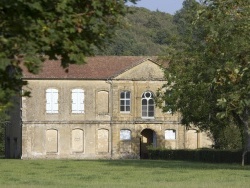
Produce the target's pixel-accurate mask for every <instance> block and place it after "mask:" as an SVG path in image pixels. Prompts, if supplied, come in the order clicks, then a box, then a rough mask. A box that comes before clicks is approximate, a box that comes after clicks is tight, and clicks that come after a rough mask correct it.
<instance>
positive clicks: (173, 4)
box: [128, 0, 184, 15]
mask: <svg viewBox="0 0 250 188" xmlns="http://www.w3.org/2000/svg"><path fill="white" fill-rule="evenodd" d="M183 1H184V0H140V1H138V2H137V3H136V5H134V6H136V7H144V8H147V9H149V10H151V11H156V10H157V9H158V10H159V11H161V12H166V13H169V14H172V15H173V14H174V13H175V12H176V11H177V10H179V9H181V7H182V2H183ZM128 5H129V6H130V5H133V4H132V3H128Z"/></svg>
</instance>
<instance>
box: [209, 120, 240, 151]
mask: <svg viewBox="0 0 250 188" xmlns="http://www.w3.org/2000/svg"><path fill="white" fill-rule="evenodd" d="M211 132H213V140H214V148H215V149H225V150H232V149H238V150H241V149H242V146H243V143H242V138H243V137H242V131H241V130H240V129H239V127H238V126H236V125H235V124H229V125H228V126H225V127H223V128H221V127H218V126H215V127H214V128H213V130H212V131H211Z"/></svg>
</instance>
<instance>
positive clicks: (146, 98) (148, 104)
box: [141, 91, 155, 118]
mask: <svg viewBox="0 0 250 188" xmlns="http://www.w3.org/2000/svg"><path fill="white" fill-rule="evenodd" d="M141 102H142V117H143V118H152V117H154V111H155V102H154V99H153V93H151V92H150V91H146V92H144V93H143V94H142V101H141Z"/></svg>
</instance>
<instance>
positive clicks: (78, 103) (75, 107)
mask: <svg viewBox="0 0 250 188" xmlns="http://www.w3.org/2000/svg"><path fill="white" fill-rule="evenodd" d="M72 113H84V90H82V89H73V90H72Z"/></svg>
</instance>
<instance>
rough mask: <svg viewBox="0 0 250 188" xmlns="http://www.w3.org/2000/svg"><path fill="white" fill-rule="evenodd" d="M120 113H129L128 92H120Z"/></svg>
mask: <svg viewBox="0 0 250 188" xmlns="http://www.w3.org/2000/svg"><path fill="white" fill-rule="evenodd" d="M120 112H130V91H122V92H121V94H120Z"/></svg>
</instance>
